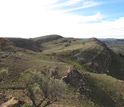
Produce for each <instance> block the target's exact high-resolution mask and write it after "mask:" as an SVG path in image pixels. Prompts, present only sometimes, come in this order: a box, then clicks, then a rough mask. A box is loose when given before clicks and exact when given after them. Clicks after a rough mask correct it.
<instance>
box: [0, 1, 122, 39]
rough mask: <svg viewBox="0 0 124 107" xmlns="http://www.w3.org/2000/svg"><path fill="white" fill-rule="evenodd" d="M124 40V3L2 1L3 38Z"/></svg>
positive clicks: (0, 21) (0, 24)
mask: <svg viewBox="0 0 124 107" xmlns="http://www.w3.org/2000/svg"><path fill="white" fill-rule="evenodd" d="M49 34H59V35H62V36H64V37H75V38H89V37H97V38H124V0H0V37H23V38H30V37H31V38H33V37H38V36H43V35H49Z"/></svg>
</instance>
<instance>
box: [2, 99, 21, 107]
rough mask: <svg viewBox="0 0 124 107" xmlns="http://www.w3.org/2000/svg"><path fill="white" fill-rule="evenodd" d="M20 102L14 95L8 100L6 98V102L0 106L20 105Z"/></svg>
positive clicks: (13, 106) (16, 106) (12, 106)
mask: <svg viewBox="0 0 124 107" xmlns="http://www.w3.org/2000/svg"><path fill="white" fill-rule="evenodd" d="M21 103H22V102H20V101H19V100H17V99H16V98H15V97H12V98H11V99H10V100H8V101H7V102H5V103H3V104H2V105H1V106H0V107H20V104H21Z"/></svg>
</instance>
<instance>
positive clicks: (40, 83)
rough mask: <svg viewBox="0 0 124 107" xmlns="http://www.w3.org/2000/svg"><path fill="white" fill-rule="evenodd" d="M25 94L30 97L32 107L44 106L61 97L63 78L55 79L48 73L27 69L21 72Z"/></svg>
mask: <svg viewBox="0 0 124 107" xmlns="http://www.w3.org/2000/svg"><path fill="white" fill-rule="evenodd" d="M22 76H23V80H24V84H25V89H26V92H25V94H26V95H27V96H28V97H29V98H30V100H31V101H32V104H33V106H34V107H40V106H41V105H42V104H43V106H44V107H46V106H47V105H50V104H52V103H53V102H55V101H57V100H58V99H59V98H61V97H62V96H63V94H64V92H65V89H66V84H65V83H64V82H63V80H59V79H55V78H54V77H53V76H52V75H51V74H50V73H49V74H48V73H41V72H39V71H36V70H32V69H28V70H26V71H25V72H24V73H23V74H22Z"/></svg>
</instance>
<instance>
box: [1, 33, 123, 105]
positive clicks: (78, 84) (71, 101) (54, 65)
mask: <svg viewBox="0 0 124 107" xmlns="http://www.w3.org/2000/svg"><path fill="white" fill-rule="evenodd" d="M51 38H52V39H51ZM9 41H11V42H12V44H13V45H12V48H10V49H9V51H8V50H7V49H5V50H0V68H6V69H8V70H9V75H8V77H6V79H4V80H3V81H2V82H0V93H2V92H3V91H4V92H5V94H6V95H7V96H9V95H11V96H14V97H16V98H18V99H20V100H23V101H26V102H27V103H30V101H29V99H28V98H27V97H26V96H25V95H24V93H23V91H24V85H23V82H22V80H21V79H22V78H21V73H22V72H24V71H25V70H26V69H29V68H31V69H37V70H41V71H49V72H52V73H53V74H54V75H55V77H56V78H59V79H61V78H63V80H64V81H65V82H66V84H67V90H66V94H65V96H64V98H63V99H61V100H60V101H58V102H56V103H55V104H53V105H51V107H55V105H56V106H57V105H58V106H68V107H123V106H124V99H123V97H124V84H123V83H124V81H123V76H124V72H123V71H124V66H123V64H124V59H123V58H122V57H121V56H120V55H119V54H116V53H114V52H113V51H112V50H111V49H109V48H108V47H107V46H106V45H105V44H104V43H102V42H101V41H99V40H97V39H95V38H91V39H84V40H82V39H75V38H63V37H61V36H58V35H55V36H46V37H40V38H34V39H32V40H30V39H26V40H25V39H13V38H12V39H9ZM37 44H38V45H37ZM35 49H36V50H35ZM41 49H42V51H38V50H41ZM32 50H33V51H32ZM118 79H119V80H118ZM120 79H121V80H120ZM6 98H7V97H6Z"/></svg>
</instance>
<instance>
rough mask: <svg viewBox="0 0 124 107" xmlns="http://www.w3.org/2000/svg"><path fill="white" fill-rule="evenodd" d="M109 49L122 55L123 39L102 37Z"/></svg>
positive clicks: (123, 48)
mask: <svg viewBox="0 0 124 107" xmlns="http://www.w3.org/2000/svg"><path fill="white" fill-rule="evenodd" d="M101 41H102V42H104V43H105V44H106V45H107V46H108V47H109V48H110V49H112V50H114V51H116V52H118V53H120V54H121V55H124V39H102V40H101Z"/></svg>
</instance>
